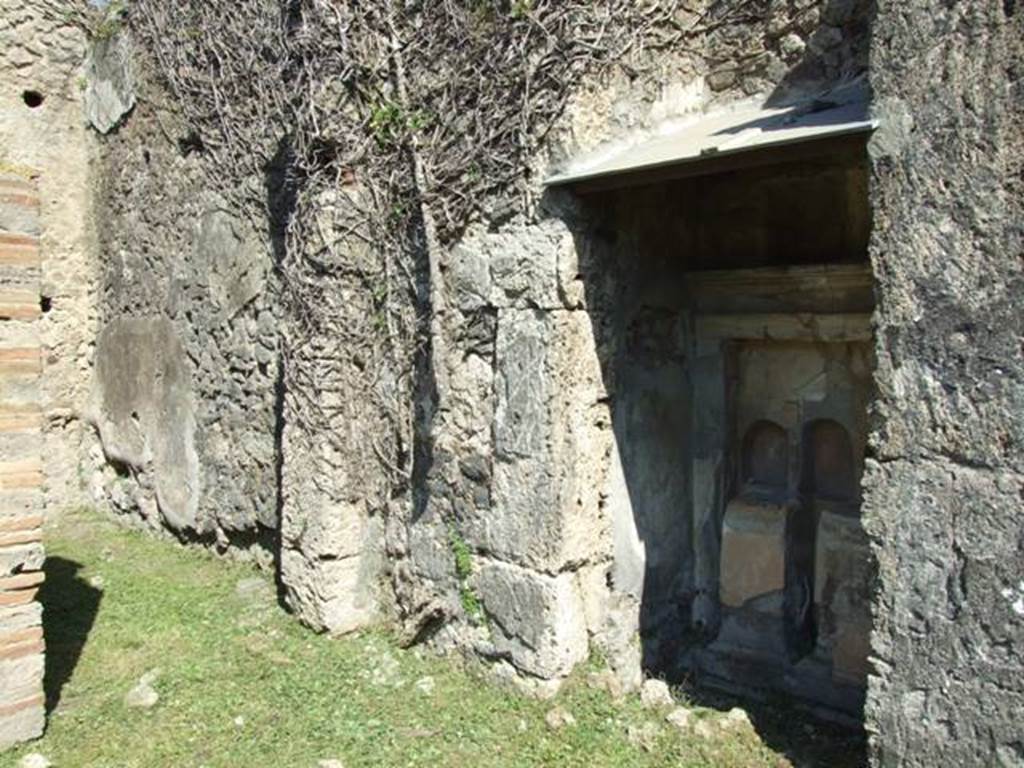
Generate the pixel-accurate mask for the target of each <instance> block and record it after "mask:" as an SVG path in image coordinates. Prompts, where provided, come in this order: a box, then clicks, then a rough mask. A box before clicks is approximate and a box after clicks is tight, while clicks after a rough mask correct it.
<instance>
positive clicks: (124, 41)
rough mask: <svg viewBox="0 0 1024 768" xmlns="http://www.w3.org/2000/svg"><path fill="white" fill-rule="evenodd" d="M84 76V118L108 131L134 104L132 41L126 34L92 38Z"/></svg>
mask: <svg viewBox="0 0 1024 768" xmlns="http://www.w3.org/2000/svg"><path fill="white" fill-rule="evenodd" d="M85 79H86V88H85V114H86V119H88V121H89V123H90V124H91V125H92V126H93V128H95V129H96V130H97V131H99V132H100V133H109V132H110V131H111V130H113V129H114V128H115V127H116V126H117V125H118V124H119V123H120V122H121V120H122V119H123V118H124V116H125V115H127V114H128V113H129V112H130V111H131V110H132V107H134V106H135V76H134V71H133V67H132V61H131V45H130V43H129V40H128V38H127V36H126V35H125V34H123V33H121V34H115V35H111V36H109V37H104V38H100V39H97V40H95V41H94V42H93V44H92V47H91V48H90V50H89V57H88V60H87V61H86V70H85Z"/></svg>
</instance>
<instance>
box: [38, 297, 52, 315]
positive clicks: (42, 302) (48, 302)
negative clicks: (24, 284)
mask: <svg viewBox="0 0 1024 768" xmlns="http://www.w3.org/2000/svg"><path fill="white" fill-rule="evenodd" d="M39 309H41V310H42V312H43V314H44V315H45V314H46V313H47V312H49V311H50V310H51V309H53V299H51V298H50V297H49V296H40V297H39Z"/></svg>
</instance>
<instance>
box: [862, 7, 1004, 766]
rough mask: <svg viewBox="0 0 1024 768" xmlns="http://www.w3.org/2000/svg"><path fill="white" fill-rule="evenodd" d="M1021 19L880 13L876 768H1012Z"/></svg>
mask: <svg viewBox="0 0 1024 768" xmlns="http://www.w3.org/2000/svg"><path fill="white" fill-rule="evenodd" d="M1022 41H1024V8H1021V7H1020V6H1019V4H1018V3H1015V2H1003V0H984V1H983V0H977V1H974V2H962V3H948V2H940V1H939V0H899V1H898V2H897V1H895V0H888V1H886V2H880V3H879V7H878V16H877V19H876V21H875V24H874V30H873V43H872V46H873V48H872V54H871V69H870V72H871V84H872V86H873V90H874V99H875V104H876V109H877V112H878V116H879V117H880V119H881V121H882V126H881V128H880V130H879V131H878V133H877V134H876V136H875V137H874V139H873V141H872V145H871V155H872V180H871V185H872V188H871V198H872V204H873V215H874V221H875V227H874V233H873V239H872V244H871V254H872V259H873V262H874V268H875V273H876V277H877V290H878V306H879V308H878V313H877V316H876V322H877V339H878V355H879V368H878V373H877V384H878V388H879V400H878V404H877V416H878V423H877V427H876V432H875V437H874V444H873V446H872V450H873V454H874V460H873V461H871V462H870V463H869V466H868V470H867V474H866V478H865V486H866V498H865V502H866V508H867V512H866V523H867V525H868V527H869V532H870V533H871V535H872V536H873V539H874V549H875V553H876V555H877V558H878V563H879V590H880V592H879V594H878V597H877V599H876V602H875V630H874V635H873V651H874V654H875V656H876V657H877V658H876V661H875V668H876V669H875V674H874V676H873V677H872V678H871V680H870V684H869V686H870V690H869V697H868V704H867V712H866V720H867V724H868V727H869V730H870V731H872V732H873V734H874V758H875V760H876V762H877V763H878V764H879V765H885V766H896V765H900V766H902V765H922V766H923V765H993V764H995V765H1021V764H1022V762H1024V735H1022V732H1021V728H1020V722H1021V715H1022V714H1024V651H1022V648H1024V645H1022V640H1024V594H1022V592H1024V558H1022V549H1024V517H1022V515H1021V496H1022V491H1024V477H1022V471H1024V363H1022V360H1021V354H1020V353H1021V346H1020V345H1021V336H1022V320H1021V296H1022V295H1024V293H1022V290H1024V281H1022V274H1021V255H1022V238H1021V228H1022V222H1024V202H1022V200H1024V190H1022V188H1021V179H1022V176H1021V169H1022V158H1024V136H1022V128H1021V125H1022V118H1024V92H1022V90H1021V81H1020V78H1021V69H1022V61H1024V58H1022Z"/></svg>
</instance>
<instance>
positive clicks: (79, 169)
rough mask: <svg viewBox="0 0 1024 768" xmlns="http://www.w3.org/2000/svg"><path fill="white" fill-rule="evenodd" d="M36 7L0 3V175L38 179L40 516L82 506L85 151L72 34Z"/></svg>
mask: <svg viewBox="0 0 1024 768" xmlns="http://www.w3.org/2000/svg"><path fill="white" fill-rule="evenodd" d="M42 5H43V4H41V3H25V2H21V0H0V81H2V82H3V83H4V88H3V90H2V92H0V169H2V168H3V167H5V166H13V167H15V168H25V167H28V168H33V169H35V170H36V171H37V172H38V173H39V178H38V185H39V187H38V195H39V201H40V214H39V215H40V220H41V222H42V233H41V235H40V241H39V251H40V258H41V274H40V290H41V292H42V295H43V297H44V299H45V301H44V304H43V310H44V311H43V314H42V316H41V318H40V325H39V332H40V335H41V342H42V346H43V355H42V365H43V370H44V375H43V378H42V383H41V390H40V398H41V405H42V429H43V441H44V443H45V450H44V451H43V462H44V470H45V471H44V476H45V481H44V494H45V497H46V502H47V504H46V506H47V511H48V513H58V512H59V511H60V510H61V509H62V508H65V507H69V506H74V505H77V504H82V503H86V502H87V501H88V500H89V496H88V492H87V486H88V483H87V481H86V478H87V471H85V470H84V469H83V464H84V462H83V454H85V453H86V452H87V450H88V446H89V445H90V444H91V440H92V429H91V428H90V427H88V425H87V424H85V422H84V420H83V411H84V410H85V408H86V405H87V400H88V395H89V386H90V376H91V371H90V366H91V363H92V354H93V346H94V344H95V340H96V273H97V261H96V259H95V254H96V249H95V245H96V242H95V231H94V229H93V227H92V224H93V217H92V215H91V212H92V208H91V184H92V176H91V169H90V160H91V155H90V153H91V144H90V141H89V136H88V133H87V129H86V125H85V122H84V121H83V119H82V109H83V98H84V92H83V89H82V83H83V81H82V78H81V66H82V57H83V53H84V47H85V40H84V35H83V34H82V32H81V31H80V30H79V29H77V28H75V27H73V26H70V25H68V24H66V23H64V22H63V21H62V19H61V17H60V16H59V15H58V14H53V13H51V14H49V15H47V14H44V13H43V12H42V11H43V8H42Z"/></svg>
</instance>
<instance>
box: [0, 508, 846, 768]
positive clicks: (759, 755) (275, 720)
mask: <svg viewBox="0 0 1024 768" xmlns="http://www.w3.org/2000/svg"><path fill="white" fill-rule="evenodd" d="M47 547H48V555H49V564H48V568H47V578H48V581H47V587H46V591H45V594H44V596H43V600H44V604H45V606H46V636H47V644H48V658H47V694H48V698H49V700H50V706H51V707H52V712H51V715H50V726H49V730H48V731H47V734H46V736H45V737H44V738H43V739H42V740H40V741H38V742H36V743H34V744H32V745H29V746H28V747H27V748H25V749H22V750H20V751H15V752H13V753H8V754H7V755H4V756H0V766H14V765H17V762H18V760H19V759H20V757H21V756H22V755H24V754H25V753H27V752H40V753H42V754H43V755H45V756H46V757H47V758H49V759H50V760H51V761H52V762H53V763H54V764H55V765H56V766H58V768H71V767H74V766H96V767H99V766H117V767H118V768H129V767H130V766H146V767H147V768H154V767H157V766H176V767H177V766H193V767H196V768H198V766H211V767H212V766H246V767H247V768H249V767H253V768H256V767H259V766H289V768H292V767H294V768H302V767H304V766H309V767H310V768H315V766H316V765H317V762H318V761H320V760H324V759H337V760H340V761H342V763H343V764H344V765H345V766H346V768H355V767H357V766H421V765H422V766H431V767H432V768H439V767H443V766H478V765H483V766H587V768H597V767H599V766H616V767H618V766H674V767H679V766H773V767H775V766H786V765H790V764H791V762H790V760H791V758H790V757H787V756H786V755H787V754H788V755H790V756H795V757H794V758H792V759H793V760H794V762H795V763H796V764H797V765H801V766H803V765H829V766H833V765H840V764H855V763H853V762H850V761H851V760H855V758H854V757H853V756H855V755H856V754H857V750H858V746H857V743H856V740H850V739H849V737H844V736H842V735H838V736H837V735H836V733H831V732H829V731H827V730H824V729H820V728H818V729H817V730H814V731H813V732H812V730H810V729H809V727H805V726H804V725H801V724H797V725H796V726H794V725H793V721H792V719H791V718H789V717H788V716H783V715H779V716H778V718H777V719H776V720H773V719H772V716H771V715H770V714H769V715H766V716H759V715H755V723H756V724H757V731H755V730H753V729H750V728H740V729H734V730H730V731H726V730H723V729H721V728H720V727H718V725H717V723H718V722H719V721H720V720H721V719H722V714H721V713H719V712H717V711H715V710H712V709H698V710H697V711H696V713H695V715H694V716H695V717H697V718H700V719H706V720H707V721H708V722H709V723H710V724H711V725H712V726H713V727H712V728H709V729H705V730H707V731H710V732H711V735H710V736H708V735H705V736H703V737H701V736H698V735H695V734H692V733H683V732H680V731H679V730H677V729H676V728H674V727H673V726H671V725H669V724H667V723H666V722H665V721H664V713H658V712H652V711H647V710H644V709H643V708H642V707H641V706H640V704H639V702H638V701H637V700H636V698H635V697H630V698H629V699H627V700H626V701H625V702H624V703H619V704H616V703H614V702H613V701H612V700H611V699H610V698H609V697H608V696H607V695H606V694H604V693H602V692H599V691H596V690H593V689H591V688H590V687H588V686H587V685H586V683H585V682H584V675H583V674H582V673H581V674H580V677H579V679H578V680H574V681H573V682H571V683H570V685H569V686H568V687H567V689H566V690H565V691H564V692H563V693H562V694H560V695H559V696H558V697H557V698H556V700H555V701H553V702H540V701H535V700H531V699H526V698H523V697H521V696H519V695H517V694H516V693H514V692H511V691H507V690H505V689H502V688H500V687H497V686H495V685H492V684H489V683H486V682H484V681H483V680H482V679H481V678H480V677H479V675H476V674H474V673H473V672H472V670H467V669H464V668H462V666H460V665H459V664H458V663H456V662H454V661H452V660H445V659H439V658H435V657H433V656H432V655H430V654H427V653H418V652H411V651H402V650H400V649H398V648H397V647H396V646H395V645H394V643H393V641H392V639H391V638H390V636H389V635H387V634H386V633H383V632H380V633H366V634H363V635H360V636H357V637H350V638H345V639H331V638H327V637H322V636H316V635H313V634H311V633H310V632H308V631H307V630H304V629H303V628H302V627H300V626H299V625H298V624H297V623H296V622H295V621H294V620H293V619H292V618H290V617H289V616H287V615H286V614H284V613H282V612H281V611H280V610H279V609H278V608H277V606H276V603H275V601H274V598H273V594H272V591H271V589H270V586H269V584H265V585H261V584H260V583H259V582H255V583H254V582H252V577H253V572H252V571H251V570H250V569H248V568H246V567H245V566H240V565H234V564H230V563H225V562H223V561H219V560H216V559H214V558H213V557H211V556H209V555H206V554H204V553H201V552H196V551H185V550H182V549H180V548H178V547H175V546H173V545H171V544H168V543H166V542H163V541H158V540H154V539H151V538H149V537H146V536H144V535H142V534H139V533H135V532H131V531H125V530H122V529H120V528H118V527H116V526H114V525H113V524H111V523H109V522H107V521H105V520H104V519H102V518H100V517H99V516H97V515H96V514H94V513H89V512H77V513H73V514H69V515H68V516H66V517H65V518H64V519H63V520H62V521H61V523H60V524H59V525H58V526H56V527H53V528H52V529H50V530H48V532H47ZM240 582H241V583H242V584H243V585H244V587H245V588H244V589H242V590H240V589H239V584H240ZM154 669H158V670H159V675H158V676H157V678H156V682H155V684H154V687H155V688H156V690H157V691H158V693H159V695H160V699H159V702H158V703H157V704H156V706H154V707H152V708H151V709H146V710H144V709H132V708H129V707H128V706H126V704H125V701H124V697H125V694H126V693H127V692H128V691H129V690H130V689H131V688H132V687H133V686H134V685H135V684H136V682H137V681H138V680H139V678H140V677H141V676H142V675H143V674H144V673H146V672H148V671H150V670H154ZM424 678H430V679H431V680H432V682H433V684H434V685H433V690H432V691H429V692H427V691H425V690H423V689H425V688H429V684H427V683H423V682H422V681H423V680H424ZM554 706H562V707H564V708H565V709H567V710H568V711H570V712H571V713H572V714H573V715H574V716H575V718H576V721H577V724H576V725H574V726H568V727H565V728H563V729H561V730H558V731H551V730H550V729H549V728H548V727H547V726H546V725H545V722H544V717H545V715H546V714H547V713H548V712H549V711H550V710H551V709H552V707H554ZM772 723H775V725H772ZM763 724H766V725H763ZM794 728H795V731H794ZM759 732H760V733H759ZM791 732H795V733H796V734H797V735H796V736H793V735H792V733H791ZM630 733H631V734H632V738H630V735H629V734H630ZM637 734H642V736H643V738H640V739H638V738H637V737H636V735H637ZM844 738H845V739H846V741H844V740H843V739H844ZM638 741H639V742H643V743H642V744H638V743H637V742H638ZM770 745H771V746H770ZM773 747H774V748H773Z"/></svg>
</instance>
